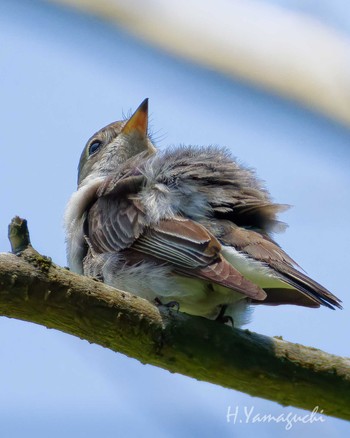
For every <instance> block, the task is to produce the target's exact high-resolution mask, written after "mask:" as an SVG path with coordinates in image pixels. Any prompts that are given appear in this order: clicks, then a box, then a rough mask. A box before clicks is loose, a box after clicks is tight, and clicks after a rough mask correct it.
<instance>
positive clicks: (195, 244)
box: [132, 217, 266, 301]
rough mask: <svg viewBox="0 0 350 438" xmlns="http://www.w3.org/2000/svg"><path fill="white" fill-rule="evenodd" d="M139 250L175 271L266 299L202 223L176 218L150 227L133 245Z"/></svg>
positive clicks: (253, 296)
mask: <svg viewBox="0 0 350 438" xmlns="http://www.w3.org/2000/svg"><path fill="white" fill-rule="evenodd" d="M132 248H133V249H135V250H136V251H139V252H142V253H143V254H145V255H146V256H148V257H149V256H151V257H154V258H156V259H158V260H160V261H162V262H168V263H170V264H171V265H173V266H174V268H175V271H176V272H178V273H181V274H183V275H186V276H189V277H198V278H202V279H204V280H207V281H209V282H213V283H217V284H220V285H222V286H225V287H227V288H230V289H233V290H234V291H236V292H240V293H242V294H244V295H246V296H247V297H249V298H252V299H255V300H258V301H260V300H263V299H265V297H266V294H265V292H264V291H263V290H262V289H260V287H258V286H257V285H255V284H254V283H252V282H251V281H249V280H247V279H246V278H244V277H243V276H242V275H241V274H240V272H239V271H238V270H237V269H235V268H234V267H233V266H232V265H231V264H230V263H228V262H227V261H226V260H225V259H224V258H223V257H222V255H221V248H222V247H221V244H220V243H219V241H218V240H217V239H216V238H215V237H214V236H213V235H212V234H211V233H210V232H209V231H208V230H207V229H206V228H205V227H204V226H202V225H200V224H199V223H197V222H194V221H192V220H190V219H185V218H181V217H175V218H173V219H168V220H161V221H160V222H159V223H158V224H157V225H153V226H151V227H148V228H147V230H146V231H145V233H144V234H143V235H142V236H140V238H138V239H137V240H136V241H135V243H134V244H133V245H132Z"/></svg>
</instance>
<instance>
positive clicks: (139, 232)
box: [64, 99, 342, 327]
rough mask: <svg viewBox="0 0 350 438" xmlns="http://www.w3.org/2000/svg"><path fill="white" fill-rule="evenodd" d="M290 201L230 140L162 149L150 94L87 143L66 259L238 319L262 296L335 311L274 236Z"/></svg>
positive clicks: (77, 268) (143, 293) (163, 301)
mask: <svg viewBox="0 0 350 438" xmlns="http://www.w3.org/2000/svg"><path fill="white" fill-rule="evenodd" d="M286 208H288V206H287V205H285V204H276V203H274V202H273V201H272V199H271V195H270V194H269V192H268V190H267V189H266V188H265V186H264V183H263V182H262V181H261V180H260V179H258V177H257V176H256V174H255V172H254V171H252V170H251V169H249V168H246V167H244V166H243V165H241V164H238V162H237V160H236V159H235V158H234V157H233V156H232V155H231V153H230V151H229V150H228V149H227V148H223V147H219V146H192V145H190V146H186V145H182V146H177V147H174V146H172V147H168V148H166V149H165V150H162V151H159V150H157V148H156V146H155V145H154V142H152V140H151V138H150V136H149V134H148V99H145V100H144V101H143V102H142V103H141V105H140V106H139V107H138V108H137V110H136V111H135V112H134V113H133V114H132V116H131V117H130V118H127V119H125V120H121V121H117V122H113V123H111V124H109V125H107V126H105V127H104V128H102V129H100V130H99V131H98V132H96V133H95V134H94V135H92V137H91V138H90V139H89V140H88V142H87V143H86V145H85V147H84V149H83V151H82V154H81V157H80V161H79V166H78V187H77V190H76V191H75V192H74V193H73V195H72V196H71V198H70V199H69V202H68V204H67V207H66V212H65V219H64V222H65V230H66V244H67V258H68V265H69V268H70V269H71V270H72V271H74V272H77V273H79V274H82V275H87V276H91V277H94V278H96V279H99V280H101V281H103V282H104V283H106V284H108V285H110V286H113V287H115V288H117V289H121V290H124V291H127V292H130V293H132V294H134V295H138V296H140V297H142V298H145V299H147V300H149V301H151V302H153V303H155V304H157V305H171V304H174V303H175V304H176V305H177V306H178V309H179V311H181V312H184V313H187V314H190V315H195V316H201V317H204V318H208V319H212V320H218V321H222V322H226V323H227V321H231V323H232V325H233V326H234V327H241V326H242V325H245V324H247V323H248V322H250V320H251V313H252V309H253V308H254V307H255V306H256V305H258V304H265V305H275V306H276V305H283V304H291V305H298V306H304V307H310V308H317V307H320V306H325V307H328V308H330V309H335V308H340V309H341V308H342V306H341V300H340V299H338V298H337V297H336V296H335V295H333V294H332V293H331V292H329V291H328V290H327V289H326V288H325V287H323V286H322V285H321V284H319V283H317V282H316V281H315V280H313V279H311V278H310V277H309V276H307V274H306V273H305V272H304V271H303V270H302V269H301V268H300V266H299V265H298V264H297V263H296V262H295V261H294V260H293V259H292V258H291V257H290V256H289V255H288V254H287V253H286V252H285V251H284V250H283V249H282V248H281V247H280V246H279V245H278V244H277V243H276V242H275V240H274V239H273V237H272V235H273V233H274V232H275V231H278V229H281V228H283V223H282V222H280V221H279V220H278V214H279V213H281V212H283V211H284V210H285V209H286Z"/></svg>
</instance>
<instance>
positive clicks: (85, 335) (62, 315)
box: [0, 218, 350, 420]
mask: <svg viewBox="0 0 350 438" xmlns="http://www.w3.org/2000/svg"><path fill="white" fill-rule="evenodd" d="M17 219H19V218H17ZM17 222H18V221H17ZM17 225H19V226H21V224H17ZM25 229H26V227H24V231H23V229H22V231H20V232H19V233H16V236H17V237H16V238H17V239H19V243H18V242H17V244H16V245H14V246H17V247H21V237H20V236H21V233H22V235H23V236H25ZM23 233H24V234H23ZM18 236H19V237H18ZM28 245H29V246H28ZM25 246H28V247H27V249H25V250H24V251H23V252H22V253H21V254H20V255H15V254H10V253H1V254H0V315H3V316H8V317H11V318H17V319H21V320H25V321H31V322H35V323H37V324H41V325H44V326H46V327H49V328H55V329H57V330H60V331H63V332H66V333H69V334H72V335H74V336H78V337H80V338H82V339H86V340H88V341H89V342H93V343H96V344H99V345H102V346H104V347H107V348H109V349H111V350H114V351H118V352H120V353H123V354H126V355H127V356H130V357H133V358H136V359H138V360H139V361H141V362H142V363H148V364H152V365H155V366H158V367H161V368H164V369H167V370H169V371H170V372H177V373H181V374H184V375H187V376H190V377H194V378H196V379H198V380H204V381H207V382H211V383H215V384H218V385H221V386H224V387H227V388H232V389H236V390H238V391H242V392H245V393H247V394H250V395H252V396H257V397H262V398H265V399H269V400H273V401H276V402H278V403H281V404H283V405H290V406H295V407H298V408H303V409H307V410H310V411H311V410H312V409H313V408H314V407H315V406H319V408H320V409H322V410H323V411H324V413H325V414H326V415H331V416H335V417H338V418H342V419H347V420H350V359H347V358H341V357H337V356H334V355H330V354H328V353H325V352H323V351H320V350H317V349H315V348H310V347H305V346H302V345H298V344H292V343H290V342H286V341H283V340H281V339H279V338H269V337H266V336H262V335H259V334H256V333H252V332H250V331H248V330H238V329H234V330H233V329H231V328H230V327H227V326H224V325H221V324H219V323H217V322H215V321H209V320H206V319H204V318H199V317H192V316H188V315H186V314H183V313H181V312H179V313H177V312H174V311H171V310H169V309H166V308H162V307H160V308H157V307H156V306H154V305H152V304H151V303H149V302H148V301H146V300H144V299H142V298H139V297H136V296H134V295H131V294H129V293H126V292H122V291H118V290H116V289H114V288H112V287H109V286H107V285H105V284H102V283H100V282H97V281H95V280H93V279H91V278H87V277H83V276H80V275H76V274H74V273H71V272H70V271H68V270H67V269H64V268H61V267H59V266H56V265H55V264H53V263H52V262H51V260H50V259H49V258H47V257H44V256H42V255H40V254H39V253H37V252H36V251H35V250H34V249H33V248H32V247H31V246H30V244H29V237H28V242H27V245H25Z"/></svg>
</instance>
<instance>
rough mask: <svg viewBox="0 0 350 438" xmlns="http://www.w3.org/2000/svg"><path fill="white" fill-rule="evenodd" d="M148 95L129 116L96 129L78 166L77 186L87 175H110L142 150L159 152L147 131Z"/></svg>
mask: <svg viewBox="0 0 350 438" xmlns="http://www.w3.org/2000/svg"><path fill="white" fill-rule="evenodd" d="M147 127H148V99H145V100H144V101H143V102H142V103H141V105H140V106H139V107H138V108H137V110H136V111H135V112H134V114H133V115H132V116H131V117H130V119H128V120H125V121H119V122H114V123H111V124H110V125H107V126H105V127H104V128H102V129H100V130H99V131H97V132H96V133H95V134H94V135H93V136H92V137H90V139H89V140H88V142H87V143H86V146H85V147H84V150H83V152H82V154H81V157H80V161H79V167H78V186H80V185H81V183H82V182H83V181H85V180H86V179H87V178H89V179H90V178H95V177H98V176H104V175H108V174H109V173H111V172H113V171H115V170H116V169H118V166H120V165H121V164H122V163H124V162H125V161H127V160H128V159H129V158H132V157H134V156H136V155H138V154H139V153H141V152H144V153H149V154H150V155H152V154H154V153H155V152H156V148H155V147H154V146H153V144H152V142H151V141H150V139H149V137H148V135H147Z"/></svg>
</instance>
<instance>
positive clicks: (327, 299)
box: [220, 221, 341, 309]
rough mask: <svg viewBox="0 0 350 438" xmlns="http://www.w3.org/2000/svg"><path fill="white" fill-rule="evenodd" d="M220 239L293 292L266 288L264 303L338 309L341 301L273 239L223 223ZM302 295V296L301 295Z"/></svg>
mask: <svg viewBox="0 0 350 438" xmlns="http://www.w3.org/2000/svg"><path fill="white" fill-rule="evenodd" d="M220 240H221V241H222V242H223V243H224V244H226V245H230V246H232V247H234V248H235V249H236V250H237V251H240V252H241V253H243V254H245V255H246V256H248V257H250V258H251V259H252V260H255V261H259V262H262V263H263V264H264V265H265V266H267V267H269V268H270V269H272V270H273V272H274V274H275V275H276V276H277V277H279V278H280V279H281V280H282V281H283V282H284V283H286V284H288V285H290V286H292V287H293V288H294V289H283V288H276V289H266V292H267V298H266V300H265V301H264V304H299V305H303V306H309V307H319V306H320V305H321V304H322V305H324V306H327V307H329V308H331V309H333V308H334V306H335V307H338V308H341V305H340V302H341V301H340V300H339V299H338V298H337V297H336V296H334V295H333V294H331V293H330V292H329V291H328V290H327V289H326V288H325V287H323V286H322V285H320V284H319V283H317V282H316V281H314V280H312V279H311V278H309V277H308V276H307V275H306V274H304V273H303V272H300V271H299V270H298V269H296V266H297V264H296V263H295V262H294V260H293V259H291V258H290V257H289V256H288V254H286V253H285V252H284V251H283V250H282V249H281V248H280V247H279V246H278V245H277V244H276V243H275V242H274V241H273V240H272V239H270V238H269V237H267V236H265V235H262V234H260V233H258V232H256V231H253V230H247V229H244V228H241V227H237V226H233V225H232V224H230V223H228V222H227V221H225V222H223V226H222V228H221V237H220ZM301 294H302V295H301Z"/></svg>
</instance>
